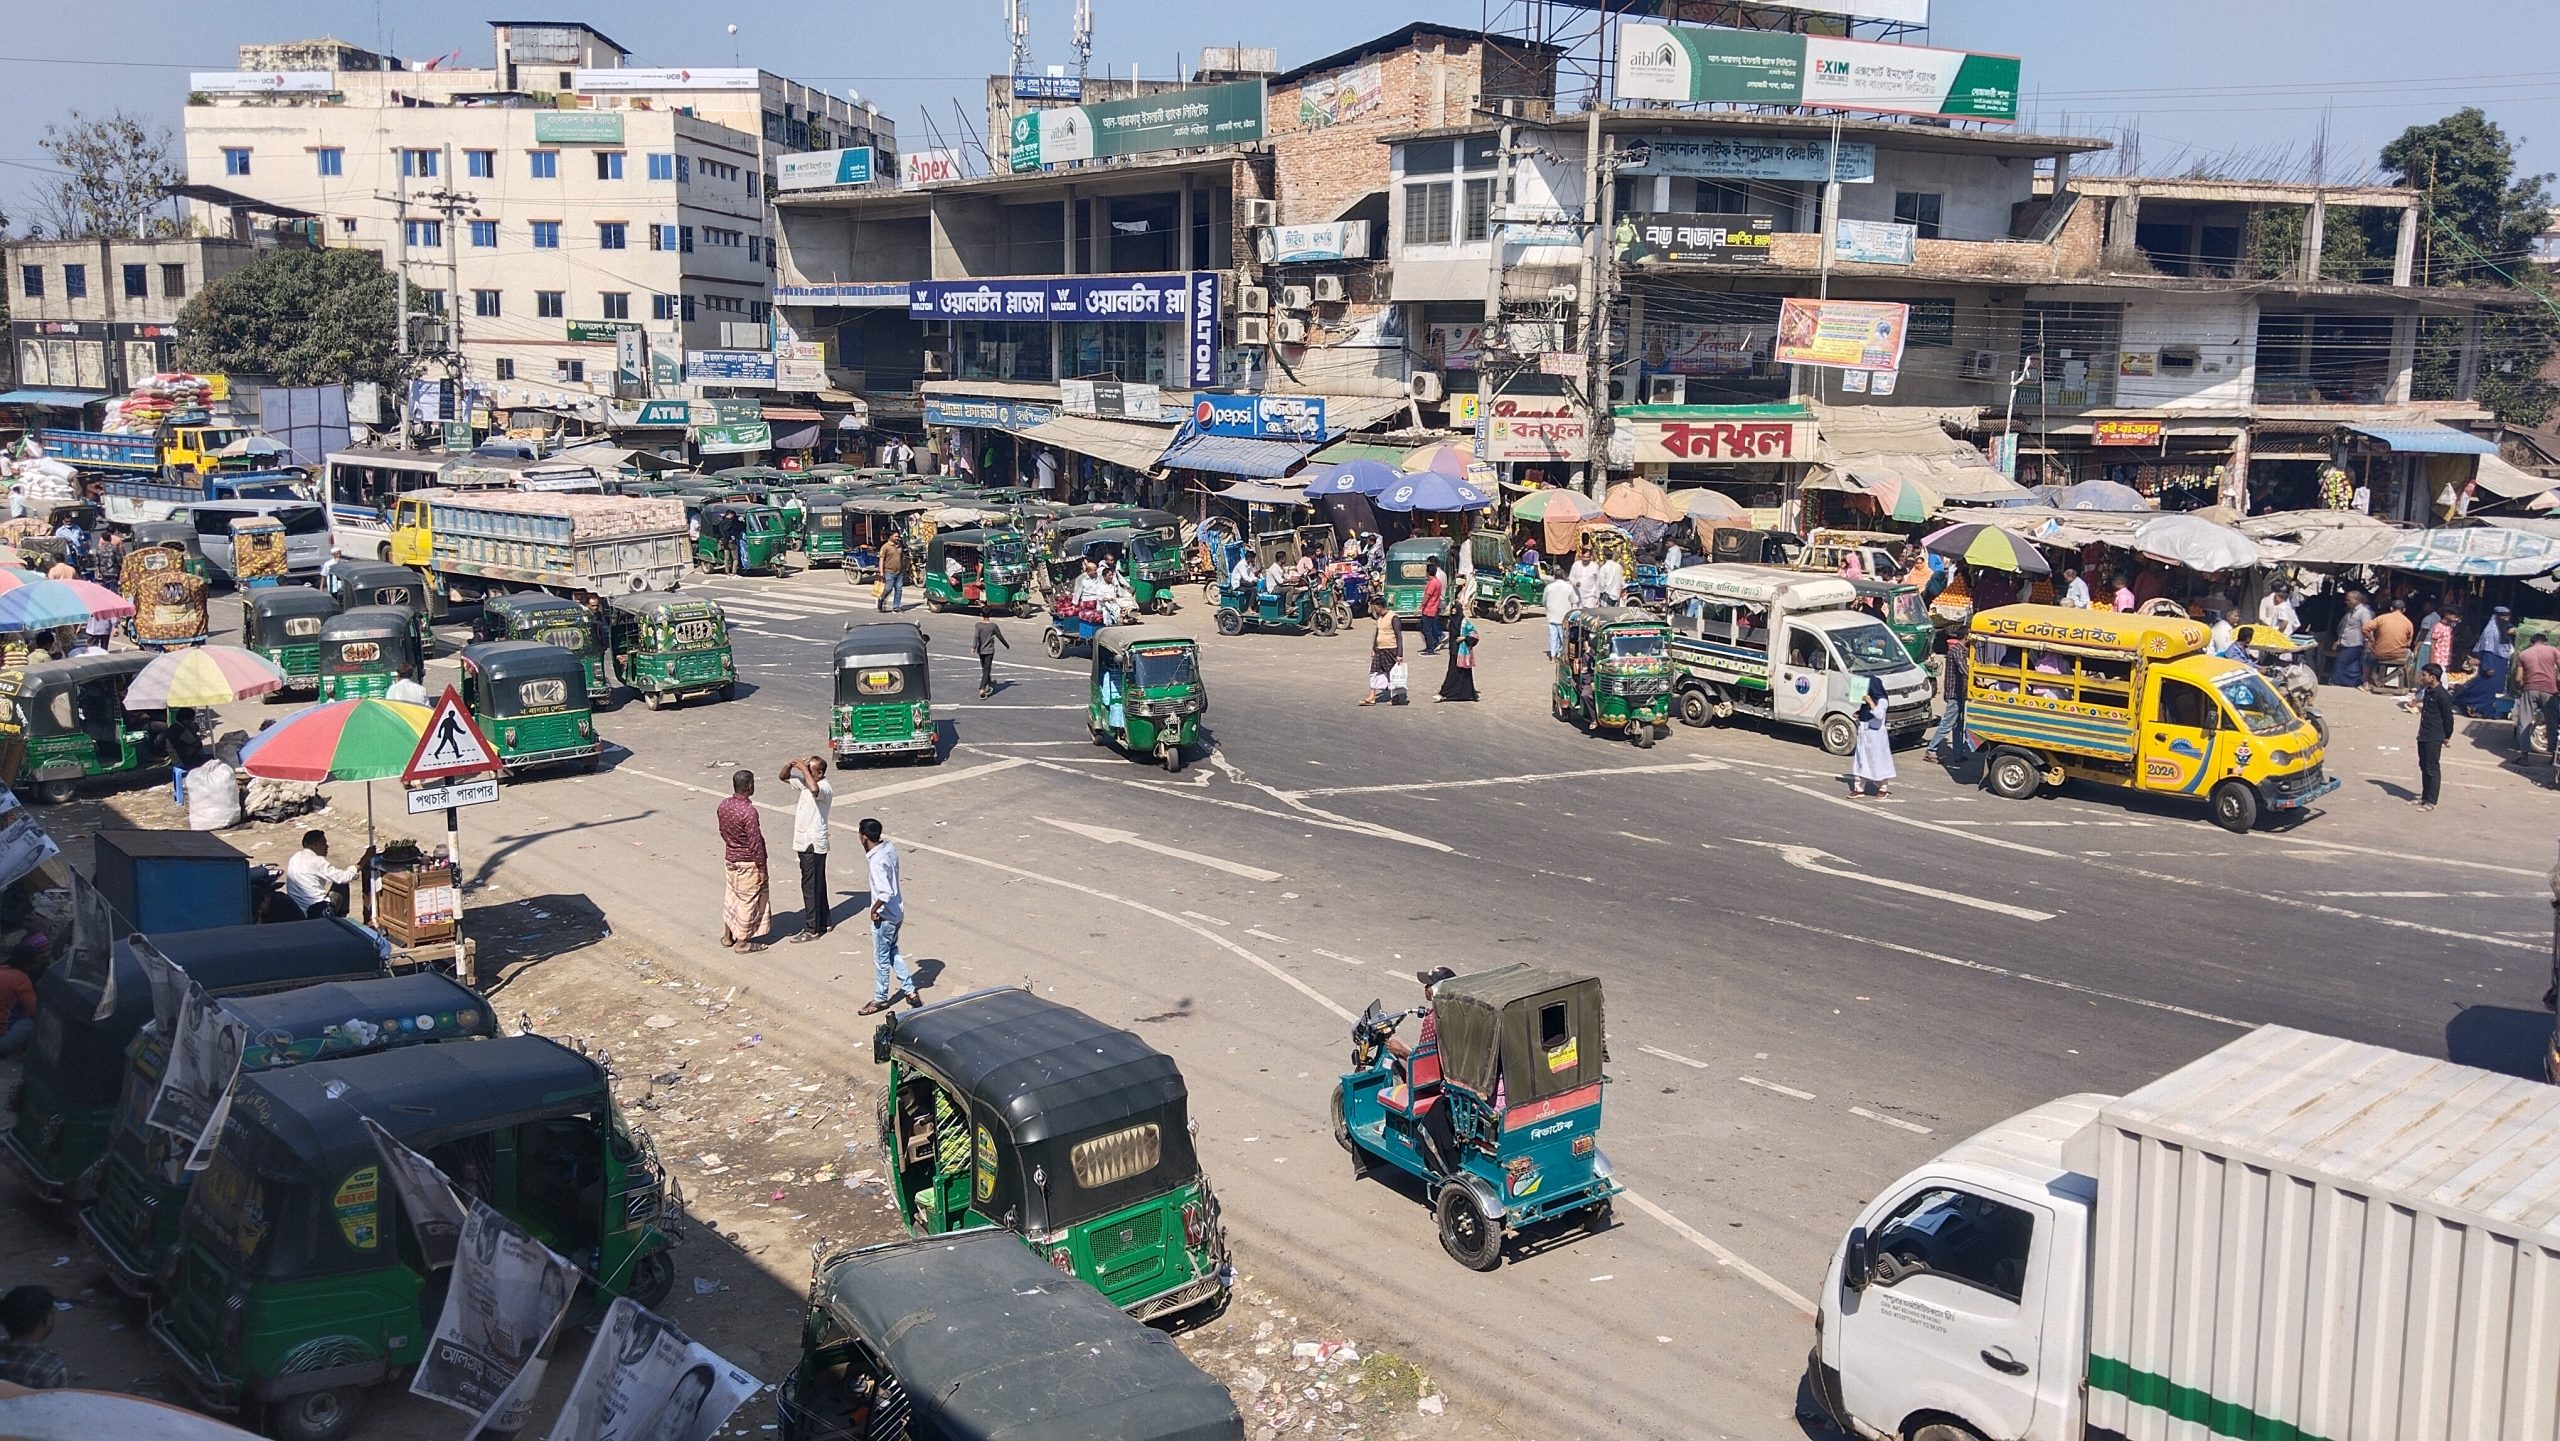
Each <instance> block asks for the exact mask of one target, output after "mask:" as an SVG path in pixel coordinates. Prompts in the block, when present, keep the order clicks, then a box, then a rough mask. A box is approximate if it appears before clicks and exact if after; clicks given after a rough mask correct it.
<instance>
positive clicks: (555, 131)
mask: <svg viewBox="0 0 2560 1441" xmlns="http://www.w3.org/2000/svg"><path fill="white" fill-rule="evenodd" d="M533 138H534V140H535V141H537V142H538V143H541V144H545V145H564V144H565V145H619V144H621V143H622V112H621V111H619V110H538V111H535V112H534V116H533Z"/></svg>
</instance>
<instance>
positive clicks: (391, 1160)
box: [364, 1116, 470, 1271]
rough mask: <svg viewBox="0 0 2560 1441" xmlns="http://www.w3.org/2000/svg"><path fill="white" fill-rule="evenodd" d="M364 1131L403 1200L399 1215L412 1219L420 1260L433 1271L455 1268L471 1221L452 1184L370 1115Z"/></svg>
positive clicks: (392, 1187)
mask: <svg viewBox="0 0 2560 1441" xmlns="http://www.w3.org/2000/svg"><path fill="white" fill-rule="evenodd" d="M364 1129H365V1134H366V1135H368V1136H371V1137H372V1138H373V1149H374V1152H375V1153H376V1154H377V1155H379V1156H381V1157H382V1172H383V1174H384V1175H386V1176H388V1177H390V1178H391V1189H392V1192H393V1193H394V1194H395V1195H397V1196H399V1198H400V1214H402V1215H404V1216H406V1217H408V1218H409V1231H410V1233H411V1234H412V1235H414V1236H415V1237H416V1238H417V1242H418V1255H419V1258H420V1259H421V1260H423V1261H425V1262H426V1266H427V1269H428V1270H430V1271H440V1270H443V1269H444V1268H445V1267H447V1266H450V1265H452V1264H453V1259H454V1256H455V1254H456V1253H457V1252H459V1251H460V1250H461V1249H462V1228H463V1226H464V1225H465V1223H467V1222H468V1221H469V1219H470V1218H469V1217H468V1216H466V1215H465V1214H464V1213H463V1210H462V1200H461V1198H460V1197H458V1196H456V1195H454V1194H453V1183H452V1182H450V1181H448V1180H446V1179H445V1175H444V1172H442V1171H440V1170H437V1169H436V1163H435V1162H433V1161H430V1160H428V1159H427V1158H426V1157H424V1156H421V1155H419V1154H418V1153H417V1152H415V1151H412V1150H410V1149H409V1148H408V1147H407V1146H404V1145H402V1144H400V1142H399V1141H398V1140H397V1139H396V1138H394V1137H393V1136H392V1134H391V1133H390V1132H389V1131H386V1130H384V1129H382V1124H381V1123H380V1122H378V1121H376V1120H374V1119H373V1118H372V1117H371V1116H367V1117H365V1118H364Z"/></svg>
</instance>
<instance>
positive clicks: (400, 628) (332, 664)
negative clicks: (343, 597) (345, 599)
mask: <svg viewBox="0 0 2560 1441" xmlns="http://www.w3.org/2000/svg"><path fill="white" fill-rule="evenodd" d="M416 619H417V617H416V615H415V613H413V612H412V611H410V610H409V608H408V607H406V606H398V605H360V606H357V607H356V608H355V609H353V610H347V611H340V612H339V613H338V614H336V615H333V616H331V617H329V618H328V619H327V620H325V621H322V622H321V623H320V699H322V700H324V701H332V700H358V699H374V700H379V699H380V698H381V697H382V695H383V694H384V693H385V692H387V691H389V690H390V689H391V683H392V682H393V681H395V680H398V679H399V678H400V677H402V676H404V675H405V676H408V677H409V678H411V679H413V680H415V679H418V678H420V677H421V676H423V675H424V671H423V670H422V669H421V667H420V665H419V663H418V631H417V626H416V625H415V624H414V622H415V621H416Z"/></svg>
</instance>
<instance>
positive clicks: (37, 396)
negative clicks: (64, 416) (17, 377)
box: [0, 389, 107, 410]
mask: <svg viewBox="0 0 2560 1441" xmlns="http://www.w3.org/2000/svg"><path fill="white" fill-rule="evenodd" d="M106 398H107V393H106V392H105V391H103V390H42V389H36V390H13V391H10V392H9V393H8V394H6V395H0V405H51V406H58V407H60V408H62V409H64V410H77V409H79V408H80V407H81V406H84V405H87V404H90V403H91V402H93V401H100V400H104V399H106Z"/></svg>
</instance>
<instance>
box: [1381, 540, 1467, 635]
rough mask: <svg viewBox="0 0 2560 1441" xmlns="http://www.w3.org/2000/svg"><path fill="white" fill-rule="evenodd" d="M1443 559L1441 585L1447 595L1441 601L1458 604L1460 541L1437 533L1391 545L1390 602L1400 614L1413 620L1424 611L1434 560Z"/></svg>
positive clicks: (1449, 604)
mask: <svg viewBox="0 0 2560 1441" xmlns="http://www.w3.org/2000/svg"><path fill="white" fill-rule="evenodd" d="M1435 560H1436V561H1438V562H1439V563H1440V585H1441V591H1442V594H1443V595H1444V596H1445V597H1446V599H1444V600H1443V601H1442V602H1441V603H1442V604H1443V605H1445V606H1450V607H1455V605H1456V604H1457V597H1456V595H1455V594H1454V592H1455V591H1456V589H1457V584H1458V568H1457V567H1458V545H1457V542H1456V541H1453V540H1449V539H1447V538H1445V537H1442V536H1436V535H1418V536H1415V537H1414V538H1413V539H1411V540H1400V541H1397V542H1396V543H1395V544H1393V545H1391V546H1388V547H1387V582H1386V590H1387V606H1388V608H1389V609H1391V610H1393V611H1394V612H1395V613H1396V614H1397V615H1398V616H1399V617H1401V618H1403V619H1405V620H1413V619H1416V618H1418V617H1420V616H1421V614H1422V588H1423V586H1425V585H1426V584H1428V583H1429V581H1430V575H1431V562H1433V561H1435Z"/></svg>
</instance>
